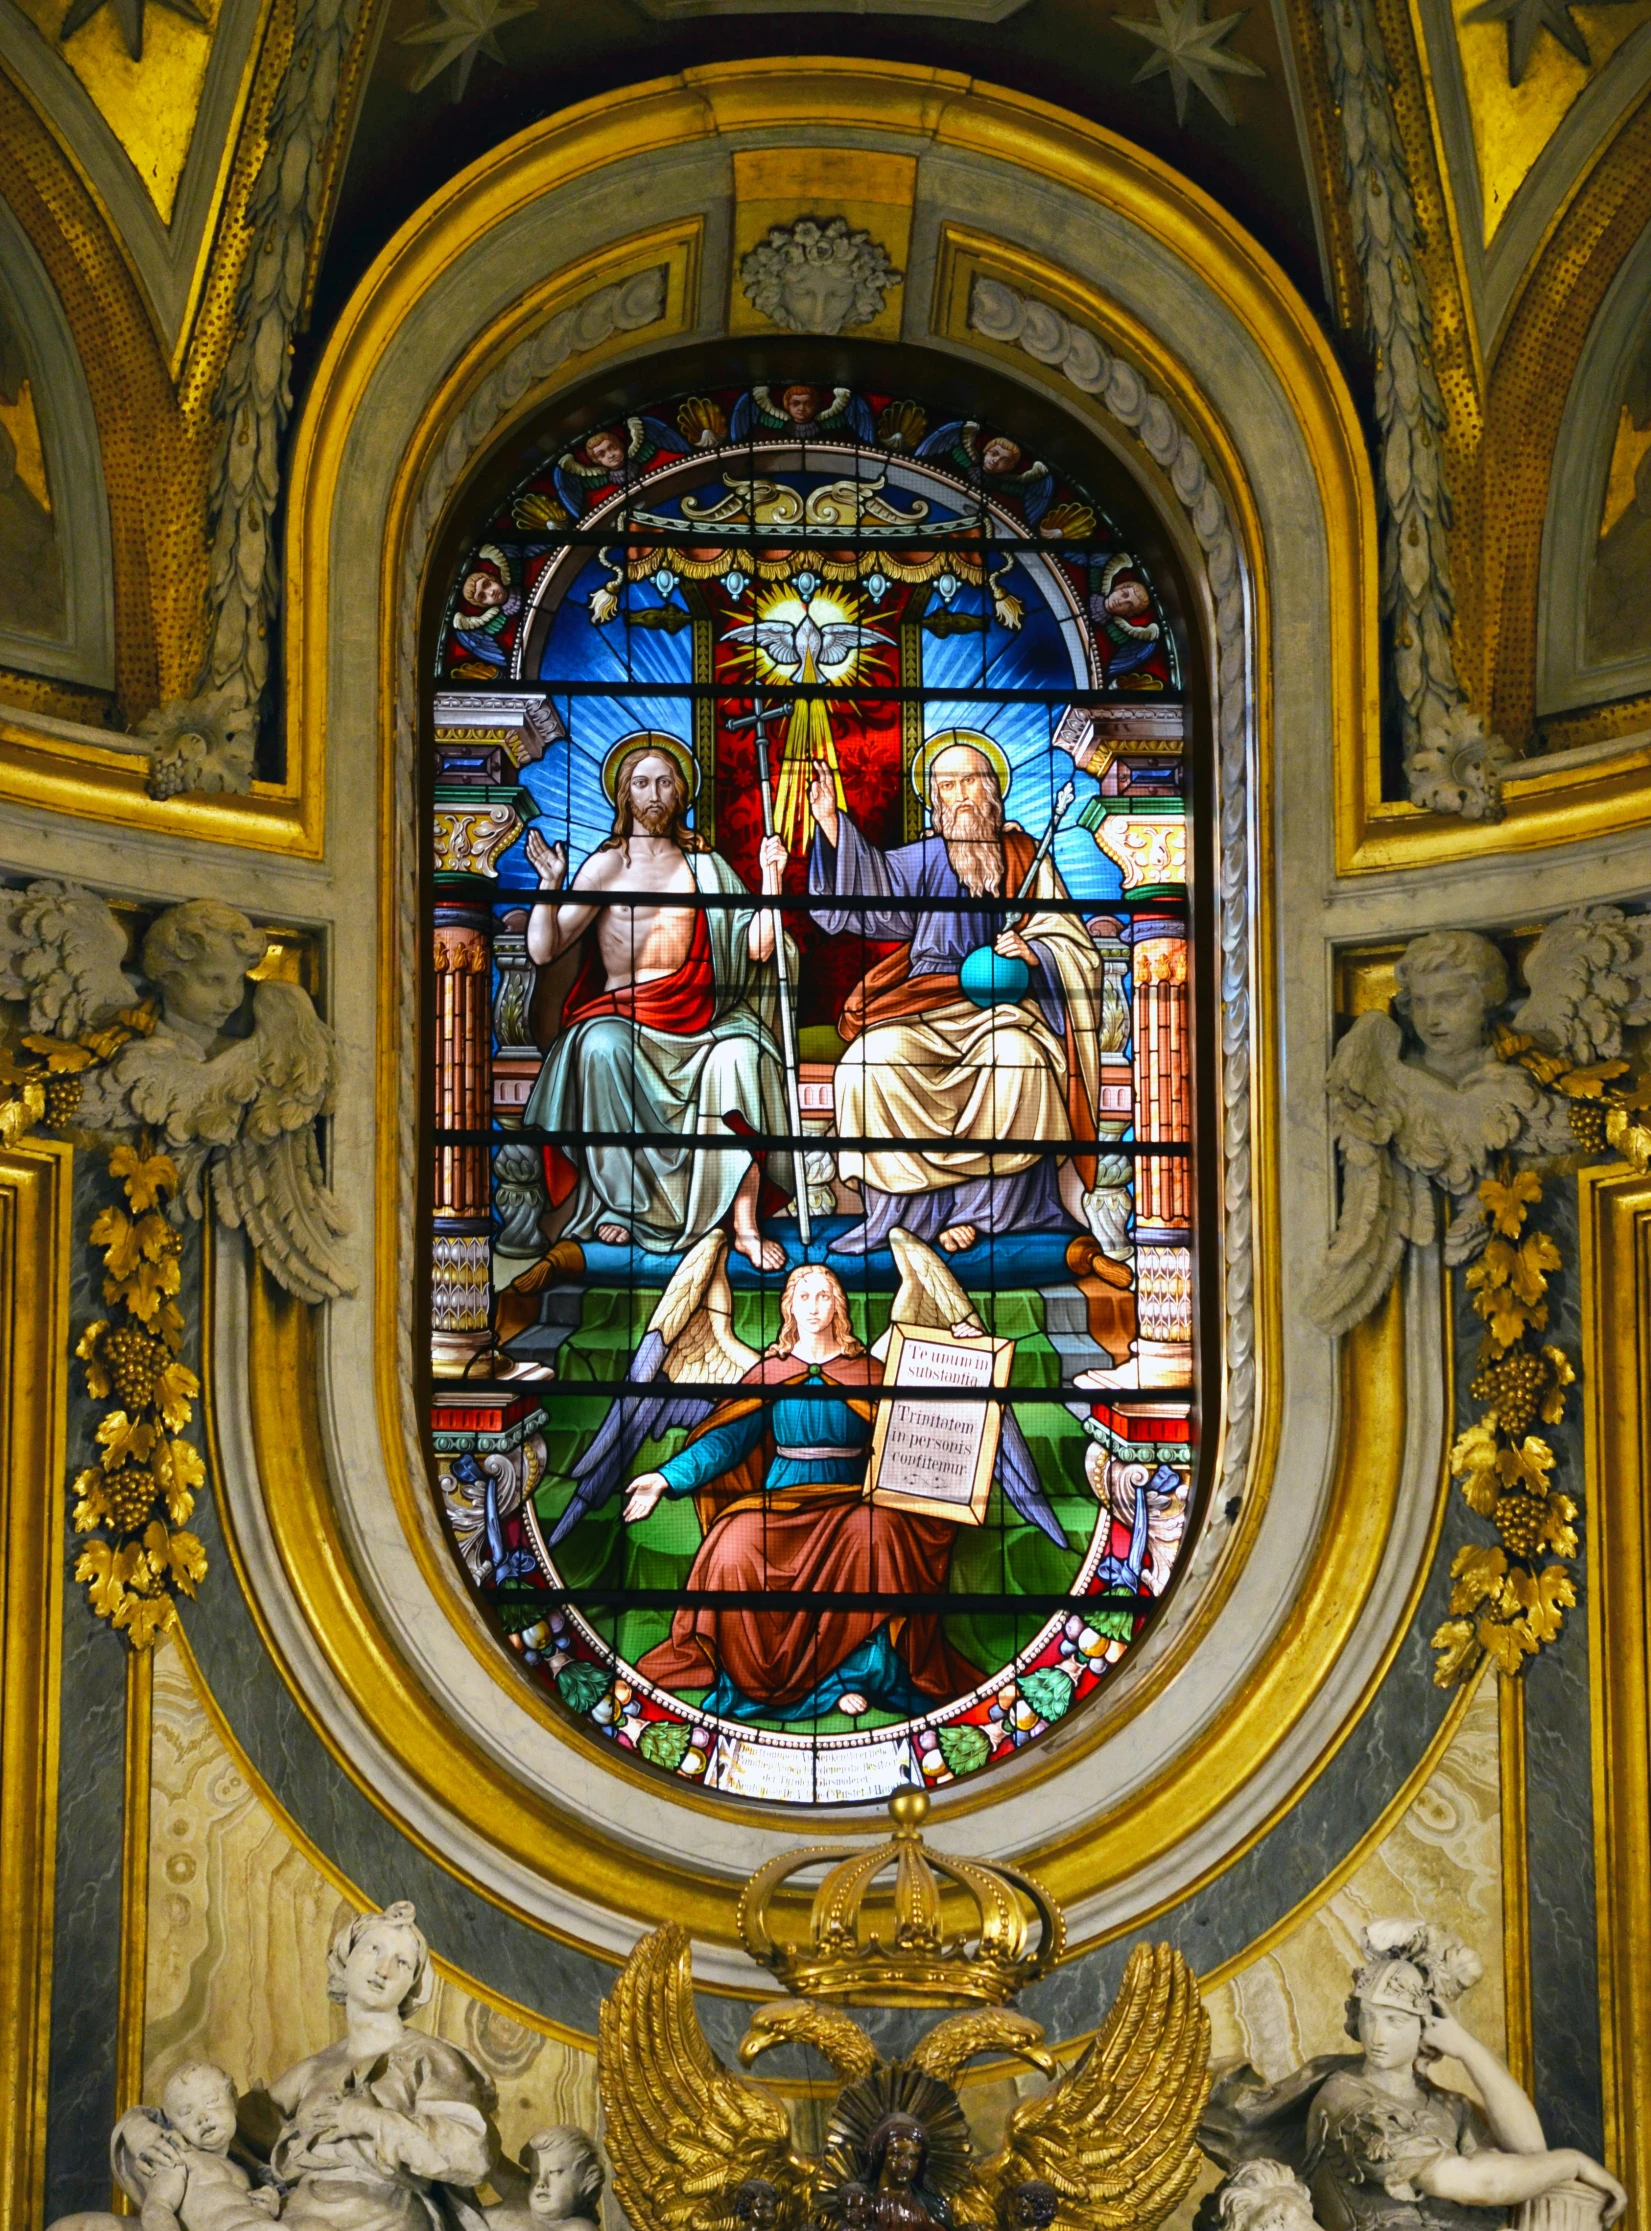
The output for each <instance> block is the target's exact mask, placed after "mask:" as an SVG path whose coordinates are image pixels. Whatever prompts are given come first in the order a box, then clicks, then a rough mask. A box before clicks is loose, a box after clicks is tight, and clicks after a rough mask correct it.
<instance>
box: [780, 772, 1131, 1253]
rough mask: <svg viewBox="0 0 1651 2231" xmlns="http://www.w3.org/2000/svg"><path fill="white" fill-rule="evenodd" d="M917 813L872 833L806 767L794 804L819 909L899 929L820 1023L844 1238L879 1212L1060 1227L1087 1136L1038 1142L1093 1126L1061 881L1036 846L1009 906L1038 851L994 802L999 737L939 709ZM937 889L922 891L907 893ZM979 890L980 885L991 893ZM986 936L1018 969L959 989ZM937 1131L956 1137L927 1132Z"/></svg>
mask: <svg viewBox="0 0 1651 2231" xmlns="http://www.w3.org/2000/svg"><path fill="white" fill-rule="evenodd" d="M918 773H919V779H921V780H922V781H923V782H924V787H925V790H926V793H927V799H926V802H927V804H928V807H929V815H930V822H931V826H930V829H929V831H928V833H927V834H925V835H924V836H922V837H921V838H919V839H918V841H917V842H916V843H915V844H906V845H900V846H899V847H897V848H895V849H893V850H890V851H883V850H881V849H879V847H878V846H876V845H874V844H871V843H869V842H868V841H867V839H866V838H865V837H864V836H863V835H862V834H861V832H860V830H859V829H858V828H857V827H856V826H855V823H854V820H853V818H852V816H851V815H850V814H848V813H846V812H840V811H839V810H838V806H837V799H836V795H835V789H834V785H833V783H832V782H831V780H830V778H829V776H828V775H827V774H826V773H825V771H824V770H821V771H820V773H819V774H818V775H817V776H816V779H815V782H814V786H813V789H812V792H811V804H812V806H813V810H814V817H815V820H816V822H817V824H818V833H817V835H816V837H815V841H814V845H813V849H812V852H811V854H810V858H809V888H810V889H811V890H812V891H813V892H815V893H816V894H818V895H821V896H823V897H827V898H836V899H839V900H841V901H842V902H843V903H842V904H841V906H840V908H838V909H836V910H829V909H828V910H827V911H824V912H822V913H821V914H820V915H819V917H818V920H819V923H820V926H821V928H822V929H824V930H826V931H828V932H832V933H838V934H842V935H845V936H857V937H867V938H874V939H879V940H882V939H889V940H895V939H897V940H899V941H900V942H899V949H898V950H897V951H896V952H893V953H890V954H887V955H885V956H884V957H883V958H882V959H880V960H878V961H877V962H876V963H874V965H873V966H872V967H871V968H870V969H869V970H868V971H867V973H866V975H865V977H864V978H863V979H862V980H861V982H860V983H858V984H857V985H856V986H855V987H854V989H853V991H851V992H850V994H849V997H848V1000H847V1002H846V1004H845V1006H844V1009H843V1013H842V1016H841V1019H840V1021H839V1024H838V1028H839V1030H840V1031H841V1033H842V1036H843V1037H844V1038H845V1039H846V1040H847V1041H848V1042H849V1043H848V1051H847V1052H846V1053H845V1054H844V1056H843V1058H842V1060H841V1061H840V1062H839V1063H838V1065H837V1071H836V1109H837V1132H838V1135H839V1137H841V1138H842V1139H843V1140H844V1141H845V1142H850V1141H853V1140H854V1139H856V1138H865V1139H868V1140H873V1141H875V1142H877V1143H876V1144H875V1145H868V1146H866V1147H865V1148H857V1147H855V1146H853V1145H852V1144H846V1143H845V1145H844V1146H842V1147H841V1148H840V1149H839V1150H838V1157H837V1161H838V1168H839V1170H840V1171H841V1173H842V1175H843V1176H844V1177H845V1178H847V1179H858V1180H859V1181H860V1184H861V1186H862V1188H863V1190H864V1195H865V1208H866V1214H865V1219H864V1221H863V1222H862V1223H861V1224H859V1225H857V1226H855V1228H854V1229H853V1230H852V1231H850V1232H847V1233H845V1234H844V1235H843V1237H842V1238H841V1239H839V1240H838V1241H837V1243H836V1245H837V1248H838V1250H839V1252H842V1253H853V1254H860V1253H868V1252H870V1251H871V1250H873V1249H876V1248H880V1247H886V1246H887V1245H888V1235H889V1232H890V1230H891V1229H892V1227H893V1226H894V1225H896V1224H900V1225H903V1226H904V1227H905V1229H906V1230H907V1231H909V1232H911V1233H913V1234H914V1235H915V1236H916V1237H917V1238H919V1239H922V1240H927V1241H929V1242H931V1243H932V1244H935V1245H938V1246H940V1247H942V1248H944V1249H946V1250H947V1251H948V1252H950V1253H955V1252H956V1251H958V1250H959V1249H961V1248H966V1247H971V1246H973V1244H974V1243H975V1241H976V1239H977V1238H979V1237H980V1236H982V1235H983V1234H985V1235H991V1234H996V1235H999V1236H1002V1235H1004V1234H1007V1233H1011V1232H1037V1231H1061V1230H1066V1229H1070V1228H1071V1227H1072V1226H1074V1225H1080V1224H1081V1223H1082V1220H1083V1219H1082V1200H1083V1189H1084V1184H1085V1180H1086V1178H1090V1177H1091V1173H1092V1169H1093V1162H1092V1156H1085V1155H1084V1154H1083V1153H1082V1152H1081V1150H1080V1151H1079V1152H1076V1153H1074V1154H1072V1155H1068V1156H1065V1157H1061V1156H1058V1155H1055V1154H1052V1153H1050V1152H1049V1151H1048V1150H1049V1149H1050V1148H1051V1147H1053V1146H1057V1145H1058V1144H1059V1143H1060V1142H1061V1141H1063V1140H1089V1139H1093V1138H1094V1137H1095V1135H1096V1133H1095V1118H1094V1112H1093V1111H1094V1109H1095V1107H1096V1105H1097V1103H1098V1100H1099V1087H1100V1050H1099V1043H1098V1039H1097V1034H1096V1029H1095V1024H1096V1020H1097V1018H1098V1016H1099V1013H1100V1002H1101V988H1102V978H1103V969H1102V962H1101V956H1100V953H1099V951H1098V949H1097V947H1096V945H1095V942H1094V940H1093V939H1092V938H1091V937H1090V935H1089V932H1088V930H1087V929H1086V928H1085V926H1084V924H1083V922H1082V921H1081V920H1080V919H1079V918H1078V917H1077V916H1076V915H1075V914H1071V913H1057V912H1054V911H1051V910H1050V906H1049V902H1051V901H1056V902H1058V901H1061V900H1064V899H1065V897H1066V887H1065V885H1064V884H1063V883H1062V881H1061V878H1060V875H1059V873H1058V872H1057V870H1056V868H1055V865H1054V862H1053V860H1051V859H1047V858H1045V859H1043V860H1042V861H1040V862H1037V872H1036V876H1035V878H1034V881H1033V885H1032V888H1031V890H1030V891H1028V892H1027V894H1026V900H1027V905H1026V911H1025V914H1024V916H1023V917H1022V916H1018V915H1017V910H1016V909H1015V908H1014V907H1013V905H1012V904H1011V905H1008V906H1006V905H1005V904H1004V903H1003V902H1004V901H1012V900H1013V899H1014V898H1015V897H1016V895H1017V894H1018V893H1019V892H1020V889H1021V886H1022V885H1023V883H1024V882H1025V880H1026V878H1027V876H1028V874H1029V873H1030V872H1031V871H1032V868H1033V865H1034V861H1035V859H1036V850H1037V848H1036V846H1035V845H1034V843H1033V840H1032V839H1031V837H1029V836H1028V835H1027V834H1026V832H1025V831H1024V830H1023V829H1020V828H1018V827H1016V826H1015V825H1014V824H1013V823H1009V822H1006V821H1005V818H1004V809H1003V793H1004V787H1005V785H1004V770H1003V768H1002V754H1001V753H1000V752H998V751H997V749H996V747H995V746H994V745H992V743H991V742H990V740H989V739H988V738H987V737H985V736H982V735H976V734H974V733H973V732H971V731H966V730H963V729H953V730H950V731H948V732H945V733H943V734H942V735H940V736H938V737H935V738H933V739H932V740H931V742H930V744H929V746H928V747H927V749H926V751H925V753H924V755H923V758H922V760H920V761H919V768H918ZM936 900H938V901H941V902H955V904H950V903H942V904H940V905H938V906H935V905H933V904H929V905H924V904H921V903H916V904H914V903H913V902H922V901H930V902H933V901H936ZM994 902H995V903H994ZM981 948H986V949H987V950H988V951H991V950H993V949H995V951H996V953H997V954H998V955H999V956H1000V957H1001V958H1002V959H1004V960H1014V961H1019V962H1021V963H1023V964H1024V966H1025V968H1026V970H1027V972H1028V973H1027V984H1026V991H1025V994H1024V996H1023V997H1021V998H1019V999H1005V1000H1000V1001H998V1002H997V1003H995V1004H993V1005H990V1006H981V1005H978V1004H976V1002H975V1000H974V999H973V998H971V997H969V996H968V995H967V994H966V993H965V991H964V988H963V984H962V981H961V979H960V973H959V972H960V970H961V969H962V968H963V964H964V962H965V961H966V960H967V959H968V957H969V955H970V954H971V953H975V952H977V951H979V950H980V949H981ZM941 1142H955V1144H952V1143H946V1144H942V1143H941Z"/></svg>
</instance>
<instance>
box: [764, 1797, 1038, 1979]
mask: <svg viewBox="0 0 1651 2231" xmlns="http://www.w3.org/2000/svg"><path fill="white" fill-rule="evenodd" d="M928 1810H929V1799H928V1794H927V1792H926V1791H924V1790H920V1789H904V1790H899V1791H897V1792H896V1793H895V1795H894V1796H893V1797H891V1798H890V1799H889V1814H890V1817H891V1818H892V1820H893V1822H894V1834H893V1836H892V1837H891V1838H890V1839H889V1841H888V1842H887V1843H885V1844H879V1845H877V1846H876V1847H875V1849H874V1850H871V1851H858V1852H856V1851H847V1852H845V1851H841V1850H836V1849H833V1847H832V1846H830V1845H828V1844H814V1845H805V1846H804V1847H803V1848H802V1849H801V1850H800V1851H788V1852H782V1853H781V1854H780V1856H779V1857H778V1858H777V1859H771V1860H770V1861H769V1862H768V1864H767V1865H766V1866H765V1867H759V1868H758V1869H757V1872H756V1873H755V1874H754V1875H753V1876H752V1877H751V1880H750V1881H749V1882H748V1883H747V1884H746V1886H745V1891H744V1894H743V1895H742V1897H741V1899H740V1906H739V1929H740V1935H741V1937H742V1938H743V1940H744V1943H745V1949H746V1951H747V1952H749V1953H750V1955H751V1957H752V1959H753V1960H756V1961H758V1962H759V1963H760V1964H761V1965H762V1966H763V1967H765V1968H772V1969H773V1971H774V1973H775V1974H776V1975H777V1976H778V1977H779V1979H780V1981H781V1983H783V1984H784V1986H785V1988H786V1989H787V1990H788V1991H795V1992H796V1993H797V1994H798V1996H799V1997H802V1998H810V1999H825V2000H828V2001H831V2002H833V2003H835V2004H836V2005H838V2006H981V2005H984V2006H1002V2005H1004V2004H1005V2003H1006V2002H1007V2001H1008V2000H1010V1999H1012V1998H1013V1997H1014V1995H1015V1993H1016V1992H1017V1991H1019V1990H1021V1989H1023V1988H1024V1987H1025V1985H1026V1984H1028V1983H1030V1982H1032V1981H1033V1979H1034V1978H1035V1977H1037V1976H1040V1975H1042V1974H1043V1973H1044V1972H1045V1971H1046V1970H1047V1969H1048V1968H1050V1967H1052V1966H1053V1964H1054V1963H1055V1961H1056V1960H1057V1959H1058V1958H1059V1957H1060V1954H1061V1951H1062V1948H1063V1947H1064V1945H1065V1943H1066V1922H1065V1919H1064V1917H1063V1916H1062V1914H1061V1910H1060V1908H1059V1906H1057V1905H1056V1904H1055V1902H1054V1900H1053V1899H1052V1898H1051V1897H1050V1896H1049V1893H1048V1892H1047V1891H1046V1890H1044V1889H1043V1887H1042V1886H1041V1885H1040V1884H1039V1883H1036V1882H1034V1881H1033V1879H1032V1877H1031V1876H1030V1875H1023V1874H1021V1873H1020V1872H1019V1871H1018V1869H1016V1868H1014V1867H1005V1866H1001V1865H998V1864H995V1863H993V1862H992V1861H989V1860H982V1859H958V1858H954V1857H953V1856H952V1855H951V1854H950V1853H948V1852H938V1851H931V1850H930V1849H929V1848H928V1846H927V1845H926V1844H925V1843H924V1841H923V1837H922V1833H921V1831H922V1825H923V1821H924V1819H925V1817H926V1816H927V1814H928ZM828 1861H829V1862H831V1864H830V1865H829V1866H828V1868H827V1872H826V1876H825V1879H824V1881H823V1882H822V1883H821V1884H820V1887H819V1888H818V1890H816V1891H815V1893H814V1902H813V1905H812V1907H811V1908H810V1910H809V1935H808V1941H807V1942H806V1943H804V1944H791V1943H780V1942H778V1941H777V1940H776V1939H775V1937H774V1935H773V1932H772V1930H771V1929H770V1926H769V1923H770V1919H771V1916H772V1908H773V1904H774V1899H775V1895H776V1893H777V1892H778V1890H779V1887H780V1885H781V1884H782V1883H783V1882H784V1881H785V1880H786V1879H787V1877H788V1876H791V1875H794V1874H798V1873H800V1872H801V1871H802V1870H803V1869H804V1868H806V1867H817V1866H820V1865H822V1864H824V1863H826V1862H828ZM891 1867H892V1868H893V1869H894V1885H893V1894H892V1897H889V1896H887V1895H885V1896H884V1897H882V1898H881V1899H878V1900H876V1901H874V1902H873V1901H870V1900H869V1898H868V1893H869V1892H870V1890H871V1886H872V1884H873V1883H874V1882H875V1881H876V1880H877V1878H878V1876H879V1875H882V1874H885V1873H886V1872H887V1871H888V1869H889V1868H891ZM941 1876H944V1877H945V1879H946V1882H947V1883H948V1884H950V1885H953V1886H955V1889H956V1890H961V1891H963V1892H964V1893H965V1894H966V1895H967V1896H968V1897H969V1898H971V1899H972V1900H973V1901H974V1914H975V1917H974V1925H973V1927H971V1928H967V1929H965V1930H963V1931H961V1932H959V1933H956V1934H948V1932H947V1929H946V1923H945V1916H944V1913H943V1903H942V1901H943V1893H942V1885H941V1882H940V1881H939V1879H937V1878H938V1877H941ZM954 1896H955V1893H954ZM890 1918H892V1920H893V1925H894V1926H893V1935H892V1938H891V1939H890V1940H889V1941H887V1942H885V1941H884V1939H883V1937H882V1936H880V1935H879V1934H878V1933H877V1931H878V1929H879V1928H881V1927H886V1926H887V1923H888V1921H889V1919H890ZM1034 1924H1036V1926H1037V1931H1038V1935H1037V1942H1036V1943H1035V1944H1033V1943H1032V1941H1031V1940H1032V1929H1033V1925H1034Z"/></svg>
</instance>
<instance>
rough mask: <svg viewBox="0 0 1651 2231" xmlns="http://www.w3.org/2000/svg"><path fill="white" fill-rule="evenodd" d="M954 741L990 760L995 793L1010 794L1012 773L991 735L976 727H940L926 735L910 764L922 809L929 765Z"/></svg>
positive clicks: (927, 791) (925, 800) (925, 802)
mask: <svg viewBox="0 0 1651 2231" xmlns="http://www.w3.org/2000/svg"><path fill="white" fill-rule="evenodd" d="M953 744H967V745H968V746H969V748H970V750H971V751H978V752H979V753H980V755H981V757H982V758H983V759H989V760H990V761H991V763H992V771H993V773H994V774H995V775H996V776H997V786H998V793H999V795H1000V796H1001V797H1004V798H1007V797H1008V795H1009V784H1010V781H1011V779H1012V778H1011V776H1010V773H1009V761H1008V759H1007V757H1006V756H1005V754H1004V750H1003V746H1002V745H1001V744H994V743H993V741H992V739H991V737H990V736H983V735H982V734H981V733H980V730H979V729H978V728H942V729H941V730H940V731H939V733H938V734H937V735H934V736H926V737H925V738H924V740H923V742H922V743H921V744H920V745H919V746H918V748H917V753H916V756H915V757H914V758H913V760H912V763H911V786H912V788H913V789H914V790H915V791H916V792H917V795H918V796H919V797H920V798H921V799H922V801H923V804H924V807H925V809H926V808H927V806H928V803H929V768H930V766H931V765H932V764H933V762H934V761H935V759H936V758H937V757H938V756H939V754H940V753H941V752H943V751H950V750H951V748H952V746H953Z"/></svg>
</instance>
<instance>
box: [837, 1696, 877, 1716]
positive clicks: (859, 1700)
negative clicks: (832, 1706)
mask: <svg viewBox="0 0 1651 2231" xmlns="http://www.w3.org/2000/svg"><path fill="white" fill-rule="evenodd" d="M837 1709H838V1711H839V1712H841V1713H842V1714H843V1715H844V1717H845V1718H846V1719H850V1720H857V1719H859V1717H860V1715H861V1713H863V1712H869V1711H870V1710H871V1706H870V1705H869V1704H868V1703H867V1701H866V1699H865V1698H864V1697H863V1696H862V1695H861V1694H860V1692H859V1690H858V1689H845V1690H844V1692H843V1694H842V1695H841V1696H840V1697H839V1698H838V1699H837Z"/></svg>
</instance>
